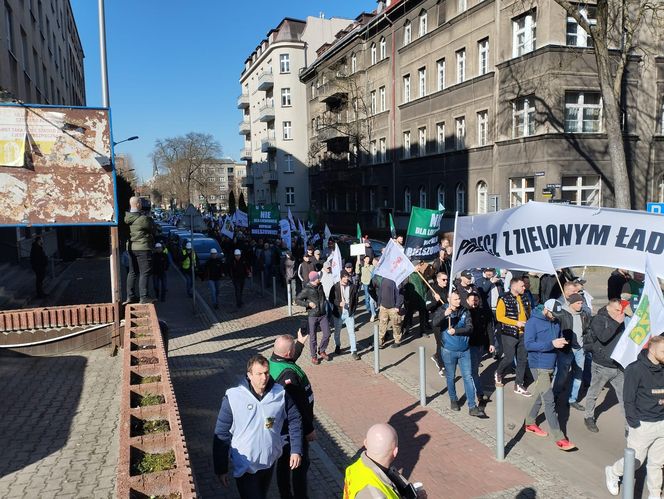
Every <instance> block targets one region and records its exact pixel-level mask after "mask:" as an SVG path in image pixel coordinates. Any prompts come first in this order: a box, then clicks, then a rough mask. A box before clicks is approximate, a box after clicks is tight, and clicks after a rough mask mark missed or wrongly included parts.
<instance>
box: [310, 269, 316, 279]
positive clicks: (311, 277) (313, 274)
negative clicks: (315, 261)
mask: <svg viewBox="0 0 664 499" xmlns="http://www.w3.org/2000/svg"><path fill="white" fill-rule="evenodd" d="M309 280H310V281H317V280H318V272H316V271H315V270H312V271H311V272H309Z"/></svg>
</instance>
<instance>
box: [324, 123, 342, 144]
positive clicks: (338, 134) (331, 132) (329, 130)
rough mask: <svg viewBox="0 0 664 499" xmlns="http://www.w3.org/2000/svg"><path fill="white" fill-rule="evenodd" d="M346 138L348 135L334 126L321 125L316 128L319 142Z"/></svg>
mask: <svg viewBox="0 0 664 499" xmlns="http://www.w3.org/2000/svg"><path fill="white" fill-rule="evenodd" d="M341 138H348V135H346V134H345V133H343V132H342V131H340V130H339V128H338V127H336V126H321V127H320V128H319V129H318V139H319V140H320V141H321V142H327V141H329V140H334V139H341Z"/></svg>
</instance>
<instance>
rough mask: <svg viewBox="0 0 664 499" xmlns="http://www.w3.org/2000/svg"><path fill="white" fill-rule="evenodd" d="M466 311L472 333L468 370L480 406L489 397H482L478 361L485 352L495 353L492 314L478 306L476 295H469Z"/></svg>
mask: <svg viewBox="0 0 664 499" xmlns="http://www.w3.org/2000/svg"><path fill="white" fill-rule="evenodd" d="M466 309H467V310H468V312H469V313H470V318H471V320H472V324H473V332H472V333H471V335H470V340H469V341H468V345H469V346H470V369H471V372H472V375H473V381H474V382H475V392H476V394H477V400H479V402H480V404H485V403H486V402H487V401H488V400H489V397H487V396H486V395H484V387H483V386H482V382H481V380H480V372H479V371H480V361H481V360H482V356H483V355H484V353H485V352H490V353H493V352H495V350H496V349H495V347H494V345H493V338H492V337H493V329H494V327H493V313H491V309H489V310H487V309H486V308H483V307H482V306H481V305H480V297H479V295H478V294H477V293H470V294H469V295H468V298H467V301H466Z"/></svg>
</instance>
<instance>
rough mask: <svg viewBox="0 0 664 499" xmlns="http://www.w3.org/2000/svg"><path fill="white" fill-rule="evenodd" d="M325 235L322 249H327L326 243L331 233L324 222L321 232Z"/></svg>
mask: <svg viewBox="0 0 664 499" xmlns="http://www.w3.org/2000/svg"><path fill="white" fill-rule="evenodd" d="M323 234H324V235H325V237H324V238H323V251H326V250H327V243H328V242H329V241H330V238H331V237H332V233H331V232H330V228H329V227H328V226H327V224H325V232H324V233H323Z"/></svg>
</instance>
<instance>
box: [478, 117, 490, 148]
mask: <svg viewBox="0 0 664 499" xmlns="http://www.w3.org/2000/svg"><path fill="white" fill-rule="evenodd" d="M488 142H489V112H488V111H480V112H479V113H477V145H478V146H480V147H481V146H485V145H487V143H488Z"/></svg>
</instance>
